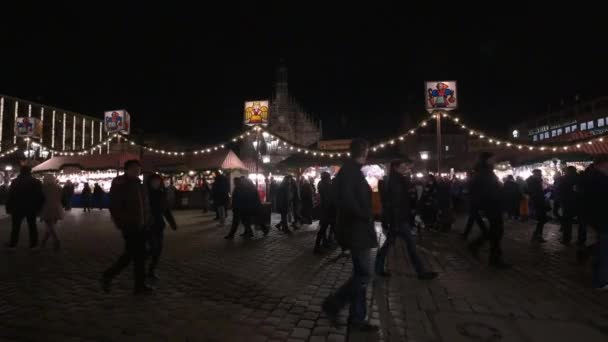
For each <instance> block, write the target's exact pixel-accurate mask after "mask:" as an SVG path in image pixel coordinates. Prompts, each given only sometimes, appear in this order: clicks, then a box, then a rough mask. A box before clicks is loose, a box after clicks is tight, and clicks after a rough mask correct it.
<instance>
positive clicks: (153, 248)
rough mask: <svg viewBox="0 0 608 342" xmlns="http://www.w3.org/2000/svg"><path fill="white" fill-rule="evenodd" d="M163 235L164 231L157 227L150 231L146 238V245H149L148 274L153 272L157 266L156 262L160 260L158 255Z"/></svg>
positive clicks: (161, 247) (160, 251)
mask: <svg viewBox="0 0 608 342" xmlns="http://www.w3.org/2000/svg"><path fill="white" fill-rule="evenodd" d="M164 235H165V230H164V229H163V228H160V227H157V228H153V229H152V230H150V233H149V236H148V244H149V245H150V265H149V266H148V272H149V273H152V272H154V271H155V270H156V267H157V266H158V261H159V260H160V255H161V253H162V251H163V240H164Z"/></svg>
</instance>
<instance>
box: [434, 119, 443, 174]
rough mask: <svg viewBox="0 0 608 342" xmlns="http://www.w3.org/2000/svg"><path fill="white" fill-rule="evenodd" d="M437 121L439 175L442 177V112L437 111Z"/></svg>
mask: <svg viewBox="0 0 608 342" xmlns="http://www.w3.org/2000/svg"><path fill="white" fill-rule="evenodd" d="M435 120H436V121H437V174H439V175H441V152H442V150H441V112H440V111H435Z"/></svg>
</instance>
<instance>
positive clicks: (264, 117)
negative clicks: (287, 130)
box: [245, 100, 268, 126]
mask: <svg viewBox="0 0 608 342" xmlns="http://www.w3.org/2000/svg"><path fill="white" fill-rule="evenodd" d="M245 125H247V126H255V125H262V126H267V125H268V101H266V100H265V101H247V102H245Z"/></svg>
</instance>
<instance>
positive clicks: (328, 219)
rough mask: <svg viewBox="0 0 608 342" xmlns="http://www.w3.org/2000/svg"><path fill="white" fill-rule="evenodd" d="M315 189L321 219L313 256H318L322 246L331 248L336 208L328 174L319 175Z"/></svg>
mask: <svg viewBox="0 0 608 342" xmlns="http://www.w3.org/2000/svg"><path fill="white" fill-rule="evenodd" d="M317 187H318V188H319V201H320V203H319V207H320V210H321V215H320V216H321V217H320V220H319V231H318V232H317V239H316V241H315V249H314V252H315V254H320V253H322V249H321V247H322V246H323V247H326V248H329V247H330V246H331V241H332V237H333V230H334V225H335V224H336V206H335V204H334V201H333V195H332V181H331V175H330V174H329V172H323V173H321V181H320V182H319V185H318V186H317ZM329 227H331V229H330V231H329V232H328V231H327V229H328V228H329Z"/></svg>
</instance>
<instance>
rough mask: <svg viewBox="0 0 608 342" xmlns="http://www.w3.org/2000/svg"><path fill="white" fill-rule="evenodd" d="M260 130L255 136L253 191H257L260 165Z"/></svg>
mask: <svg viewBox="0 0 608 342" xmlns="http://www.w3.org/2000/svg"><path fill="white" fill-rule="evenodd" d="M259 151H260V130H256V134H255V191H256V192H257V191H258V182H259V181H258V170H259V165H260V153H259Z"/></svg>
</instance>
